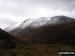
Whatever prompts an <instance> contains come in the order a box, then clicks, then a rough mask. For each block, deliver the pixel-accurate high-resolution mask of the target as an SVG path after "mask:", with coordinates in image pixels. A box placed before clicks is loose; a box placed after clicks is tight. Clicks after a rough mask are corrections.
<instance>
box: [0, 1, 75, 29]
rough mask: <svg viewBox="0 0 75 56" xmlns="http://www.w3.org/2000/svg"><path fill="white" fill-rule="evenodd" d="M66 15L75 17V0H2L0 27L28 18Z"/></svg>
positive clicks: (0, 4)
mask: <svg viewBox="0 0 75 56" xmlns="http://www.w3.org/2000/svg"><path fill="white" fill-rule="evenodd" d="M56 15H65V16H69V17H74V18H75V0H0V28H3V29H4V28H6V27H8V26H10V25H13V24H16V23H20V22H22V21H24V20H25V19H27V18H30V19H32V18H34V19H36V18H39V17H51V16H56Z"/></svg>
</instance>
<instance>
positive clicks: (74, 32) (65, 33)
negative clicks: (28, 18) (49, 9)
mask: <svg viewBox="0 0 75 56" xmlns="http://www.w3.org/2000/svg"><path fill="white" fill-rule="evenodd" d="M55 18H56V19H58V21H57V23H58V24H57V23H56V24H47V25H46V24H45V25H43V26H40V27H37V28H34V27H26V28H24V29H21V30H19V31H17V30H16V29H15V30H13V31H10V33H11V34H12V35H15V36H19V37H21V38H25V39H28V40H33V41H34V42H39V43H62V44H75V20H74V19H73V18H69V17H65V16H56V17H54V19H55ZM62 21H63V23H61V22H62ZM48 22H50V21H48ZM59 22H60V23H59ZM14 33H16V34H14Z"/></svg>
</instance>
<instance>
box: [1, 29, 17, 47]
mask: <svg viewBox="0 0 75 56" xmlns="http://www.w3.org/2000/svg"><path fill="white" fill-rule="evenodd" d="M17 42H18V40H17V39H16V38H14V37H13V36H12V35H10V34H8V33H7V32H5V31H4V30H2V29H0V48H15V47H16V44H17Z"/></svg>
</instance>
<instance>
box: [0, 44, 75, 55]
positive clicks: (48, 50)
mask: <svg viewBox="0 0 75 56" xmlns="http://www.w3.org/2000/svg"><path fill="white" fill-rule="evenodd" d="M59 51H75V49H74V48H73V47H72V46H68V45H63V44H31V45H27V46H22V47H17V48H14V49H1V50H0V56H8V55H9V56H11V55H12V56H15V55H16V56H59V55H58V54H57V52H59Z"/></svg>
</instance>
